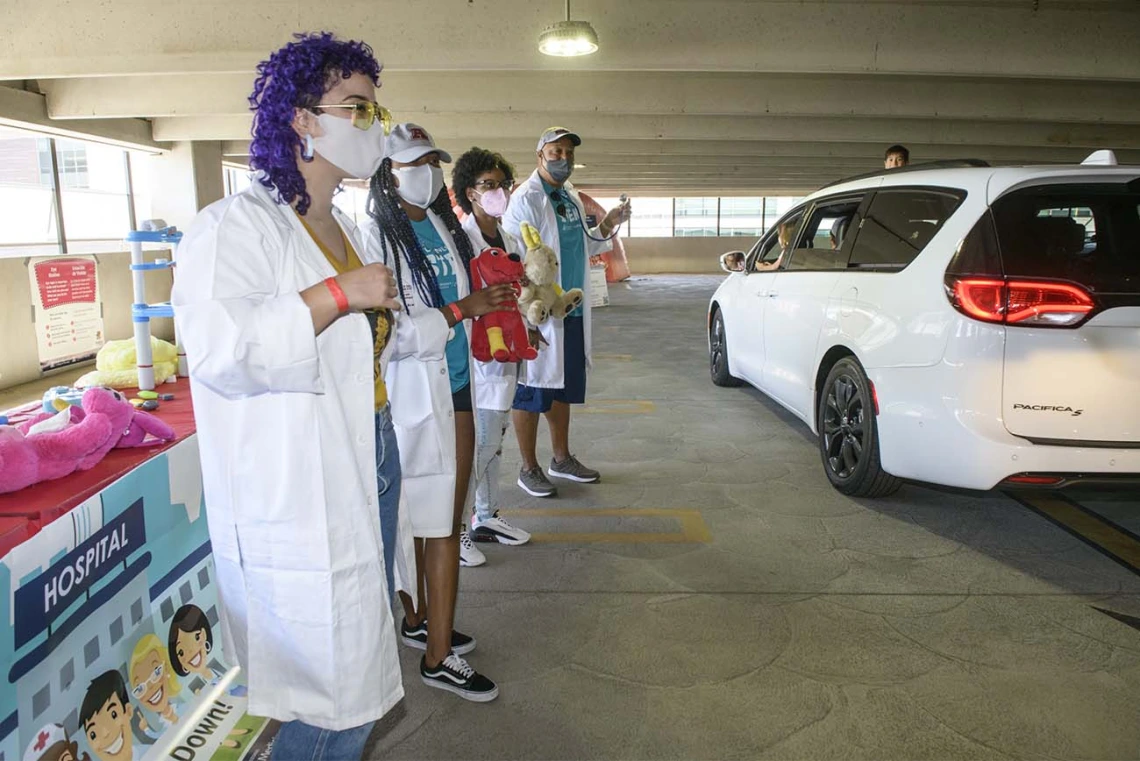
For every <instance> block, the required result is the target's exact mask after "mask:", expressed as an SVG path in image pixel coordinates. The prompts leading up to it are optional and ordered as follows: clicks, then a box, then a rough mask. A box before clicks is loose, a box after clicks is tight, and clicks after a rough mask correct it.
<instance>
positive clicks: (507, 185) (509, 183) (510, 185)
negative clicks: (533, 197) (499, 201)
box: [475, 180, 515, 193]
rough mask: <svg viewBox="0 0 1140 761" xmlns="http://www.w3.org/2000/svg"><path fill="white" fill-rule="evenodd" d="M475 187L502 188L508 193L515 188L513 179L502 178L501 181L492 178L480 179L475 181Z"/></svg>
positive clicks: (481, 188)
mask: <svg viewBox="0 0 1140 761" xmlns="http://www.w3.org/2000/svg"><path fill="white" fill-rule="evenodd" d="M475 187H477V188H479V189H480V190H495V189H496V188H502V189H503V190H505V191H507V192H508V193H510V192H511V191H512V190H514V189H515V181H514V180H503V181H502V182H495V181H494V180H480V181H479V182H477V183H475Z"/></svg>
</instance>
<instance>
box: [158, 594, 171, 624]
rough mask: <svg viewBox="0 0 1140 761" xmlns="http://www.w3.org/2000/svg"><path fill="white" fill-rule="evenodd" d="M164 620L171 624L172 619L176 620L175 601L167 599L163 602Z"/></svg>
mask: <svg viewBox="0 0 1140 761" xmlns="http://www.w3.org/2000/svg"><path fill="white" fill-rule="evenodd" d="M161 610H162V620H163V621H166V622H167V623H170V619H172V618H174V601H173V600H171V599H170V598H169V597H167V598H166V599H165V600H163V601H162V607H161Z"/></svg>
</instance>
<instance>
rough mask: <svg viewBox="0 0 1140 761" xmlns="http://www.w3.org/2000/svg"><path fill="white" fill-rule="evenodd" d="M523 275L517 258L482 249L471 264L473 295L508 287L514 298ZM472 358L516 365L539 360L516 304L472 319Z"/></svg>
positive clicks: (520, 287) (505, 253)
mask: <svg viewBox="0 0 1140 761" xmlns="http://www.w3.org/2000/svg"><path fill="white" fill-rule="evenodd" d="M523 275H524V272H523V263H522V260H521V259H520V258H519V256H518V254H508V253H507V252H506V251H504V250H503V249H501V248H488V249H484V250H483V251H482V253H480V254H479V255H478V256H476V257H475V258H474V259H472V260H471V290H473V291H478V290H482V289H483V288H485V287H487V286H489V285H501V284H504V283H507V284H510V285H513V286H514V289H515V293H516V295H517V294H518V293H519V292H520V291H521V290H522V286H520V285H519V281H520V280H522V278H523ZM471 356H473V357H475V359H477V360H479V361H480V362H490V361H491V360H494V361H496V362H518V361H519V360H520V359H534V358H535V357H537V356H538V351H537V350H536V349H535V348H534V347H533V346H531V345H530V339H529V337H528V336H527V329H526V325H525V324H524V323H523V318H522V315H521V314H519V306H518V303H517V302H515V301H511V302H509V303H506V304H503V306H502V308H500V309H498V310H496V311H494V312H491V313H489V314H485V315H483V316H482V317H476V318H475V321H474V324H473V325H472V327H471Z"/></svg>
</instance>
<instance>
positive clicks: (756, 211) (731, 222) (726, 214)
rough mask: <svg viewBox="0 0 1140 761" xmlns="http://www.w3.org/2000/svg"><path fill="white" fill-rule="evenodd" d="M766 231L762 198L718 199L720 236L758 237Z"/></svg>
mask: <svg viewBox="0 0 1140 761" xmlns="http://www.w3.org/2000/svg"><path fill="white" fill-rule="evenodd" d="M766 229H767V227H765V225H764V199H763V198H722V199H720V234H721V235H722V236H733V235H746V236H748V237H759V236H760V235H761V234H763V232H764V230H766Z"/></svg>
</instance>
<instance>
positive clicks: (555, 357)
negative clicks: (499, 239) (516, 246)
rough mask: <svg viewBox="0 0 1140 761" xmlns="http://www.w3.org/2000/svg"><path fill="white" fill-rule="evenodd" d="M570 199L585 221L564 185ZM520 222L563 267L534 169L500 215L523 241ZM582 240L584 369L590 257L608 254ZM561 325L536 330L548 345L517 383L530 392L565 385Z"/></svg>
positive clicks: (589, 358) (549, 207) (589, 361)
mask: <svg viewBox="0 0 1140 761" xmlns="http://www.w3.org/2000/svg"><path fill="white" fill-rule="evenodd" d="M563 189H565V190H566V191H567V192H568V194H569V195H570V198H571V200H572V201H573V202H574V204H575V205H576V206H577V207H578V213H579V214H580V215H581V218H582V219H583V220H585V219H586V210H585V208H584V207H583V206H582V199H581V198H579V197H578V191H577V190H575V189H574V186H573V185H571V184H570V183H569V182H567V183H566V184H565V185H563ZM523 222H529V223H530V224H532V225H534V227H535V228H537V229H538V233H539V235H541V236H542V242H543V243H545V244H546V245H548V246H550V247H551V248H552V249H554V253H555V254H556V255H557V256H558V262H559V266H561V263H562V250H561V246H560V245H559V241H558V216H557V214H556V213H555V211H554V204H552V203H551V202H550V198H549V196H547V194H546V191H545V190H544V189H543V187H542V178H541V177H540V176H539V174H538V170H537V169H536V170H535V171H534V172H533V173H531V175H530V177H528V178H527V179H526V181H525V182H524V183H522V184H521V185H520V186H519V187H518V188H517V189H516V190H515V192H514V193H513V194H512V195H511V202H510V204H509V205H508V206H507V212H506V214H504V215H503V227H505V228H506V230H507V232H509V233H510V234H511V235H514V236H517V237H519V238H521V237H522V234H521V233H520V232H519V230H520V227H521V226H522V223H523ZM590 235H593V236H594V237H595V238H600V237H602V236H601V233H600V232H598V228H597V227H595V228H594V229H592V230H590ZM582 236H583V238H584V239H585V241H586V261H585V263H584V265H583V266H584V267H585V268H586V271H585V272H584V273H583V278H582V291H583V293H584V294H585V299H584V301H583V305H582V323H583V328H584V331H585V339H586V367H587V368H588V367H591V366H592V365H593V352H592V347H593V337H592V333H591V329H592V328H591V315H592V309H591V308H590V257H591V256H600V255H601V254H603V253H605V252H606V251H608V250H609V248H610V244H609V243H607V242H602V241H596V240H592V239H591V238H590V237H589V236H587V235H586V233H585V232H584V231H583V233H582ZM564 330H565V329H564V327H563V321H562V320H560V319H556V318H554V317H551V318H550V319H548V320H547V321H546V322H544V323H543V324H542V325H540V326H539V332H540V333H542V337H543V339H545V340H546V343H547V345H546V346H543V347H542V351H540V352H539V353H538V358H537V359H533V360H530V361H528V362H524V363H523V375H522V376H521V377H520V379H519V382H520V383H525V384H526V385H528V386H531V387H533V388H564V387H565V385H566V381H565V363H566V350H565V346H564V343H563V334H564Z"/></svg>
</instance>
